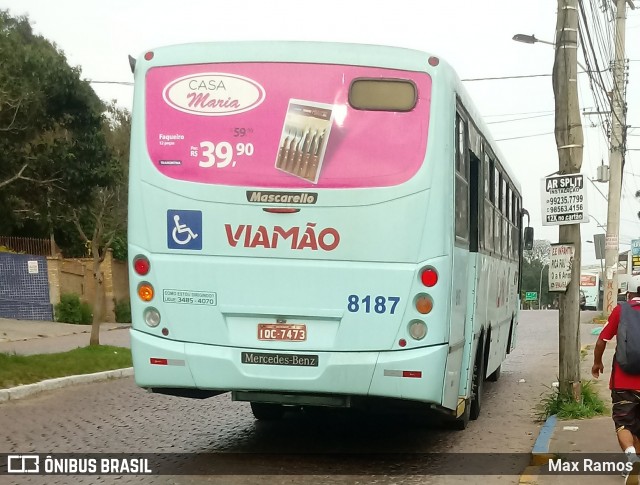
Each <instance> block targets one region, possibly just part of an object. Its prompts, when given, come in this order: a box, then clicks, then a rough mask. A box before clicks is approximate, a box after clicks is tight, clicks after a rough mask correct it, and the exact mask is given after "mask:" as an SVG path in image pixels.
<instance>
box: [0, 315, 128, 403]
mask: <svg viewBox="0 0 640 485" xmlns="http://www.w3.org/2000/svg"><path fill="white" fill-rule="evenodd" d="M129 327H130V325H127V324H119V323H102V324H101V325H100V344H102V345H115V346H118V347H130V346H131V345H130V340H129ZM90 335H91V325H71V324H68V323H59V322H45V321H30V320H14V319H9V318H0V353H9V354H14V353H15V354H18V355H33V354H50V353H55V352H66V351H69V350H73V349H76V348H78V347H86V346H88V345H89V337H90ZM132 375H133V369H132V368H127V369H116V370H110V371H103V372H96V373H93V374H81V375H77V376H66V377H58V378H55V379H47V380H44V381H41V382H36V383H34V384H26V385H22V386H17V387H12V388H9V389H0V403H3V402H6V401H12V400H16V399H23V398H26V397H29V396H33V395H35V394H38V393H41V392H44V391H51V390H54V389H60V388H62V387H66V386H71V385H77V384H86V383H89V382H98V381H104V380H108V379H117V378H120V377H129V376H132Z"/></svg>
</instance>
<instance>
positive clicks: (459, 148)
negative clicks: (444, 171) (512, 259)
mask: <svg viewBox="0 0 640 485" xmlns="http://www.w3.org/2000/svg"><path fill="white" fill-rule="evenodd" d="M466 146H467V123H466V121H465V120H463V119H462V117H461V116H460V113H457V116H456V180H455V213H456V220H455V226H456V243H457V244H459V245H463V246H467V245H468V243H469V242H468V241H469V182H468V179H469V170H468V169H469V163H468V160H467V157H468V153H467V149H466Z"/></svg>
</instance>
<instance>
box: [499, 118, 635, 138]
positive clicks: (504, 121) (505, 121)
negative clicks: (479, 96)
mask: <svg viewBox="0 0 640 485" xmlns="http://www.w3.org/2000/svg"><path fill="white" fill-rule="evenodd" d="M553 114H554V113H547V114H544V115H535V116H527V117H525V118H510V119H508V120H498V121H487V124H488V125H494V124H496V123H509V122H511V121H523V120H531V119H534V118H545V117H547V116H553ZM635 136H640V135H635Z"/></svg>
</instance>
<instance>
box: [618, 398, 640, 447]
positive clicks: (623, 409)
mask: <svg viewBox="0 0 640 485" xmlns="http://www.w3.org/2000/svg"><path fill="white" fill-rule="evenodd" d="M611 402H612V403H613V406H612V409H611V417H612V418H613V422H614V423H615V426H616V433H617V432H618V431H620V430H621V429H626V430H629V431H631V433H632V434H633V435H635V436H637V437H640V391H631V390H627V389H613V390H612V391H611Z"/></svg>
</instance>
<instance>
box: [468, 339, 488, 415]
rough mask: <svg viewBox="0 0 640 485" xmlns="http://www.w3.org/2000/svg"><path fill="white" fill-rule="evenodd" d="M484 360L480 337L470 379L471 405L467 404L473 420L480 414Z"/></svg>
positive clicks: (482, 343) (482, 341)
mask: <svg viewBox="0 0 640 485" xmlns="http://www.w3.org/2000/svg"><path fill="white" fill-rule="evenodd" d="M485 360H486V359H485V352H484V339H483V338H482V337H480V341H479V342H478V349H477V350H476V356H475V359H474V364H473V376H472V379H471V405H470V406H469V408H470V416H469V417H470V418H471V419H472V420H474V421H475V420H476V419H478V417H479V416H480V410H481V408H482V391H483V389H484V369H485Z"/></svg>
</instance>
